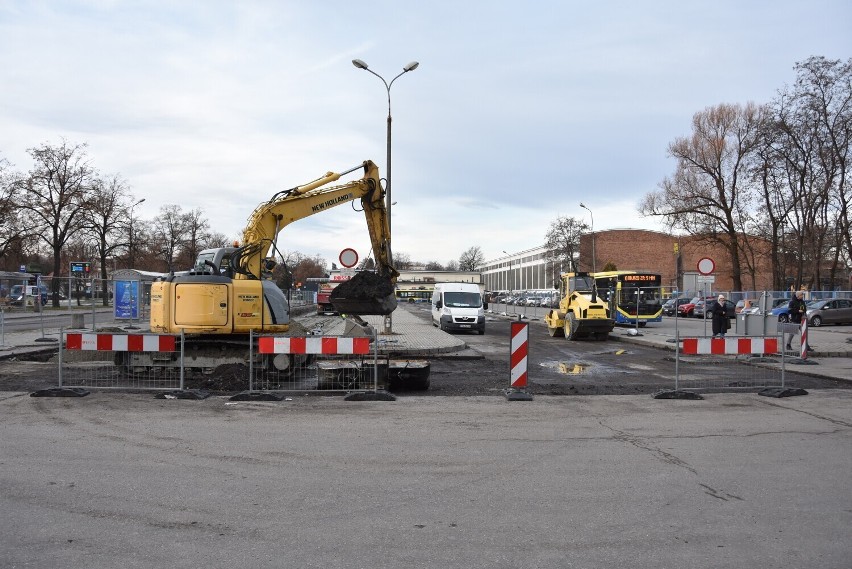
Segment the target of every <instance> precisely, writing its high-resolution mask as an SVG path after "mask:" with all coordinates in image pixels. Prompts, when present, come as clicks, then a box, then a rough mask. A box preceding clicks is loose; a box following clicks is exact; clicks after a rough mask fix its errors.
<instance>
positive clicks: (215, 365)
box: [58, 330, 389, 393]
mask: <svg viewBox="0 0 852 569" xmlns="http://www.w3.org/2000/svg"><path fill="white" fill-rule="evenodd" d="M58 362H59V364H58V365H59V374H58V376H59V386H58V387H59V388H60V389H62V388H81V389H86V388H88V389H119V390H122V389H123V390H155V391H187V390H203V391H210V392H226V393H234V392H248V393H253V392H306V391H313V392H321V391H327V392H331V391H347V392H352V391H362V392H365V391H373V392H375V391H377V390H379V389H380V388H382V387H384V386H385V384H386V383H387V381H388V367H389V362H388V359H387V356H383V357H380V356H379V354H378V353H377V351H376V341H375V337H374V338H369V337H354V338H352V337H338V336H308V337H284V336H272V335H254V334H251V335H249V337H248V340H247V341H245V342H244V343H243V344H242V345H238V344H231V345H227V344H225V343H224V342H221V341H220V342H217V343H215V345H207V346H205V345H199V344H197V343H194V342H192V341H189V340H188V339H187V338H186V336H184V335H183V334H181V335H165V334H124V333H118V334H113V333H80V332H65V331H64V330H62V331H60V349H59V357H58Z"/></svg>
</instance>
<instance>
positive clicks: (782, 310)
mask: <svg viewBox="0 0 852 569" xmlns="http://www.w3.org/2000/svg"><path fill="white" fill-rule="evenodd" d="M789 302H790V301H789V300H788V301H787V302H786V303H783V304H781V305H780V306H778V307H776V308H773V309H772V311H770V312H769V314H772V315H773V316H777V317H778V322H789V321H790V305H789ZM817 302H822V301H821V300H812V301H811V302H809V303H808V304H807V306H806V310H810V309H811V305H812V304H814V303H817Z"/></svg>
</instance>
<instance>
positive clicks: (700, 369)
mask: <svg viewBox="0 0 852 569" xmlns="http://www.w3.org/2000/svg"><path fill="white" fill-rule="evenodd" d="M791 337H796V347H795V349H787V348H786V347H785V346H786V345H789V341H790V340H789V339H790V338H791ZM675 345H676V346H677V347H676V352H675V378H674V385H673V388H674V392H694V393H705V392H712V391H726V392H730V391H737V390H744V391H752V390H760V389H770V390H785V389H787V387H788V386H787V381H786V375H787V372H788V371H789V369H790V368H791V367H793V366H798V365H803V364H808V363H810V362H808V344H807V323H806V322H805V323H803V324H802V325H801V326H800V325H798V324H785V323H779V324H778V325H777V333H776V334H764V335H752V336H728V337H723V338H717V337H707V336H687V337H680V336H676V339H675Z"/></svg>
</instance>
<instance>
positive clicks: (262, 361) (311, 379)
mask: <svg viewBox="0 0 852 569" xmlns="http://www.w3.org/2000/svg"><path fill="white" fill-rule="evenodd" d="M252 337H253V338H254V337H256V338H257V353H256V354H255V353H252V354H251V355H250V358H249V361H250V362H251V363H250V368H249V391H305V390H310V391H376V390H378V389H379V386H380V384H382V383H385V382H386V379H387V369H388V360H387V357H386V356H385V357H384V358H383V361H382V362H381V364H380V362H379V355H378V352H377V345H378V343H377V342H376V338H375V336H374V337H373V338H369V337H343V336H302V337H288V336H272V335H270V336H254V335H252ZM249 344H250V346H251V347H252V350H254V346H255V342H254V341H251V342H250V343H249Z"/></svg>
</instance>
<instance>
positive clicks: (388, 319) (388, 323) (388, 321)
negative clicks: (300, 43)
mask: <svg viewBox="0 0 852 569" xmlns="http://www.w3.org/2000/svg"><path fill="white" fill-rule="evenodd" d="M352 65H354V66H355V67H357V68H358V69H363V70H364V71H367V72H369V73H372V74H373V75H375V76H376V77H378V78H379V79H381V80H382V83H384V85H385V90H386V91H387V94H388V134H387V164H386V165H385V169H386V170H387V188H386V194H385V200H386V202H385V203H386V204H387V205H386V209H387V210H388V232H390V229H391V205H393V202H391V123H392V122H393V119H392V118H391V96H390V91H391V87H392V86H393V82H394V81H396V80H397V79H399V78H400V77H402V76H403V75H405V74H406V73H408V72H409V71H414V70H415V69H417V67H418V66H419V65H420V63H418V62H416V61H412V62H411V63H409V64H408V65H406V66H405V67H403V68H402V73H400V74H399V75H397V76H396V77H394V78H393V79H391V80H390V83H388V82H387V81H385V78H384V77H382V76H381V75H379V74H378V73H376V72H375V71H373V70H372V69H370V68H369V66H368V65H367V64H366V63H364V61H362V60H360V59H353V60H352ZM387 247H388V260H389V261H390V262H391V264H393V252H392V248H391V244H390V242H389V243H388V244H387ZM384 327H385V330H384V332H385V334H391V333H392V332H393V330H392V329H393V318H392V314H388V315H387V316H385V319H384Z"/></svg>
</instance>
